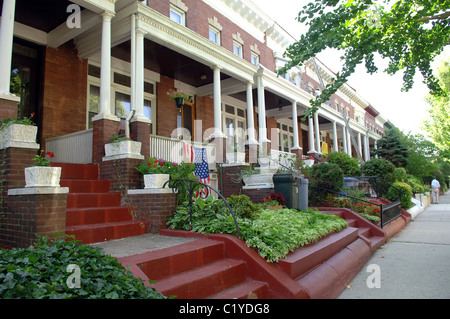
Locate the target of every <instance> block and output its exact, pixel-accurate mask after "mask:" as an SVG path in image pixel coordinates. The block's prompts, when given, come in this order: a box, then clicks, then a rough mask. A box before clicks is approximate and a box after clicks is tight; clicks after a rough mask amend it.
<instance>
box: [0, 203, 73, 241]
mask: <svg viewBox="0 0 450 319" xmlns="http://www.w3.org/2000/svg"><path fill="white" fill-rule="evenodd" d="M66 202H67V195H66V194H57V195H23V196H22V195H21V196H9V197H8V201H7V206H8V209H7V211H6V212H4V214H3V215H2V217H1V219H0V224H1V226H2V227H0V243H1V244H3V245H5V246H10V247H20V248H25V247H28V246H29V245H31V244H32V243H33V242H35V241H36V234H38V235H41V236H47V237H49V238H53V235H55V234H58V233H59V234H63V233H65V231H66Z"/></svg>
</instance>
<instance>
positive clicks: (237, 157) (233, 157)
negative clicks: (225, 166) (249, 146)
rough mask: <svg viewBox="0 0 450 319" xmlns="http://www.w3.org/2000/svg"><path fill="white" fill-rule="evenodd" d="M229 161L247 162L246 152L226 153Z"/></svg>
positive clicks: (230, 162) (231, 162)
mask: <svg viewBox="0 0 450 319" xmlns="http://www.w3.org/2000/svg"><path fill="white" fill-rule="evenodd" d="M225 156H226V158H227V163H229V164H233V163H245V152H229V153H226V154H225Z"/></svg>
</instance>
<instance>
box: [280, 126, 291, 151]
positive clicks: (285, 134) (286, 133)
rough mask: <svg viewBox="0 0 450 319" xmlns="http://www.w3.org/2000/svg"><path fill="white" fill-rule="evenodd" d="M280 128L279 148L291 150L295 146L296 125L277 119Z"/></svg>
mask: <svg viewBox="0 0 450 319" xmlns="http://www.w3.org/2000/svg"><path fill="white" fill-rule="evenodd" d="M277 128H278V130H279V131H278V143H279V144H278V150H280V151H283V152H288V153H289V152H290V151H291V148H292V147H294V127H293V125H292V124H288V123H286V122H282V121H277Z"/></svg>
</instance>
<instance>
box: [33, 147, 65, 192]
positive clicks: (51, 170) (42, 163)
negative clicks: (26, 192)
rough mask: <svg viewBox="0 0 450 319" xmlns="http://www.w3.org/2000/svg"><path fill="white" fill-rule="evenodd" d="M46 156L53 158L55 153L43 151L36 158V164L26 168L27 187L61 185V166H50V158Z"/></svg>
mask: <svg viewBox="0 0 450 319" xmlns="http://www.w3.org/2000/svg"><path fill="white" fill-rule="evenodd" d="M46 156H48V157H50V158H53V157H55V154H53V153H51V152H47V153H45V154H44V151H41V154H40V155H36V157H35V158H34V166H32V167H26V168H25V184H26V185H25V187H27V188H29V187H33V188H34V187H59V186H60V185H59V181H60V178H61V167H52V166H50V160H48V159H46Z"/></svg>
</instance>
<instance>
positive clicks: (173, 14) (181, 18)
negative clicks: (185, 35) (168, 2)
mask: <svg viewBox="0 0 450 319" xmlns="http://www.w3.org/2000/svg"><path fill="white" fill-rule="evenodd" d="M170 19H171V20H172V21H175V22H176V23H178V24H181V25H183V26H184V25H186V21H185V13H184V12H183V11H181V10H179V9H177V8H174V7H171V8H170Z"/></svg>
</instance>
